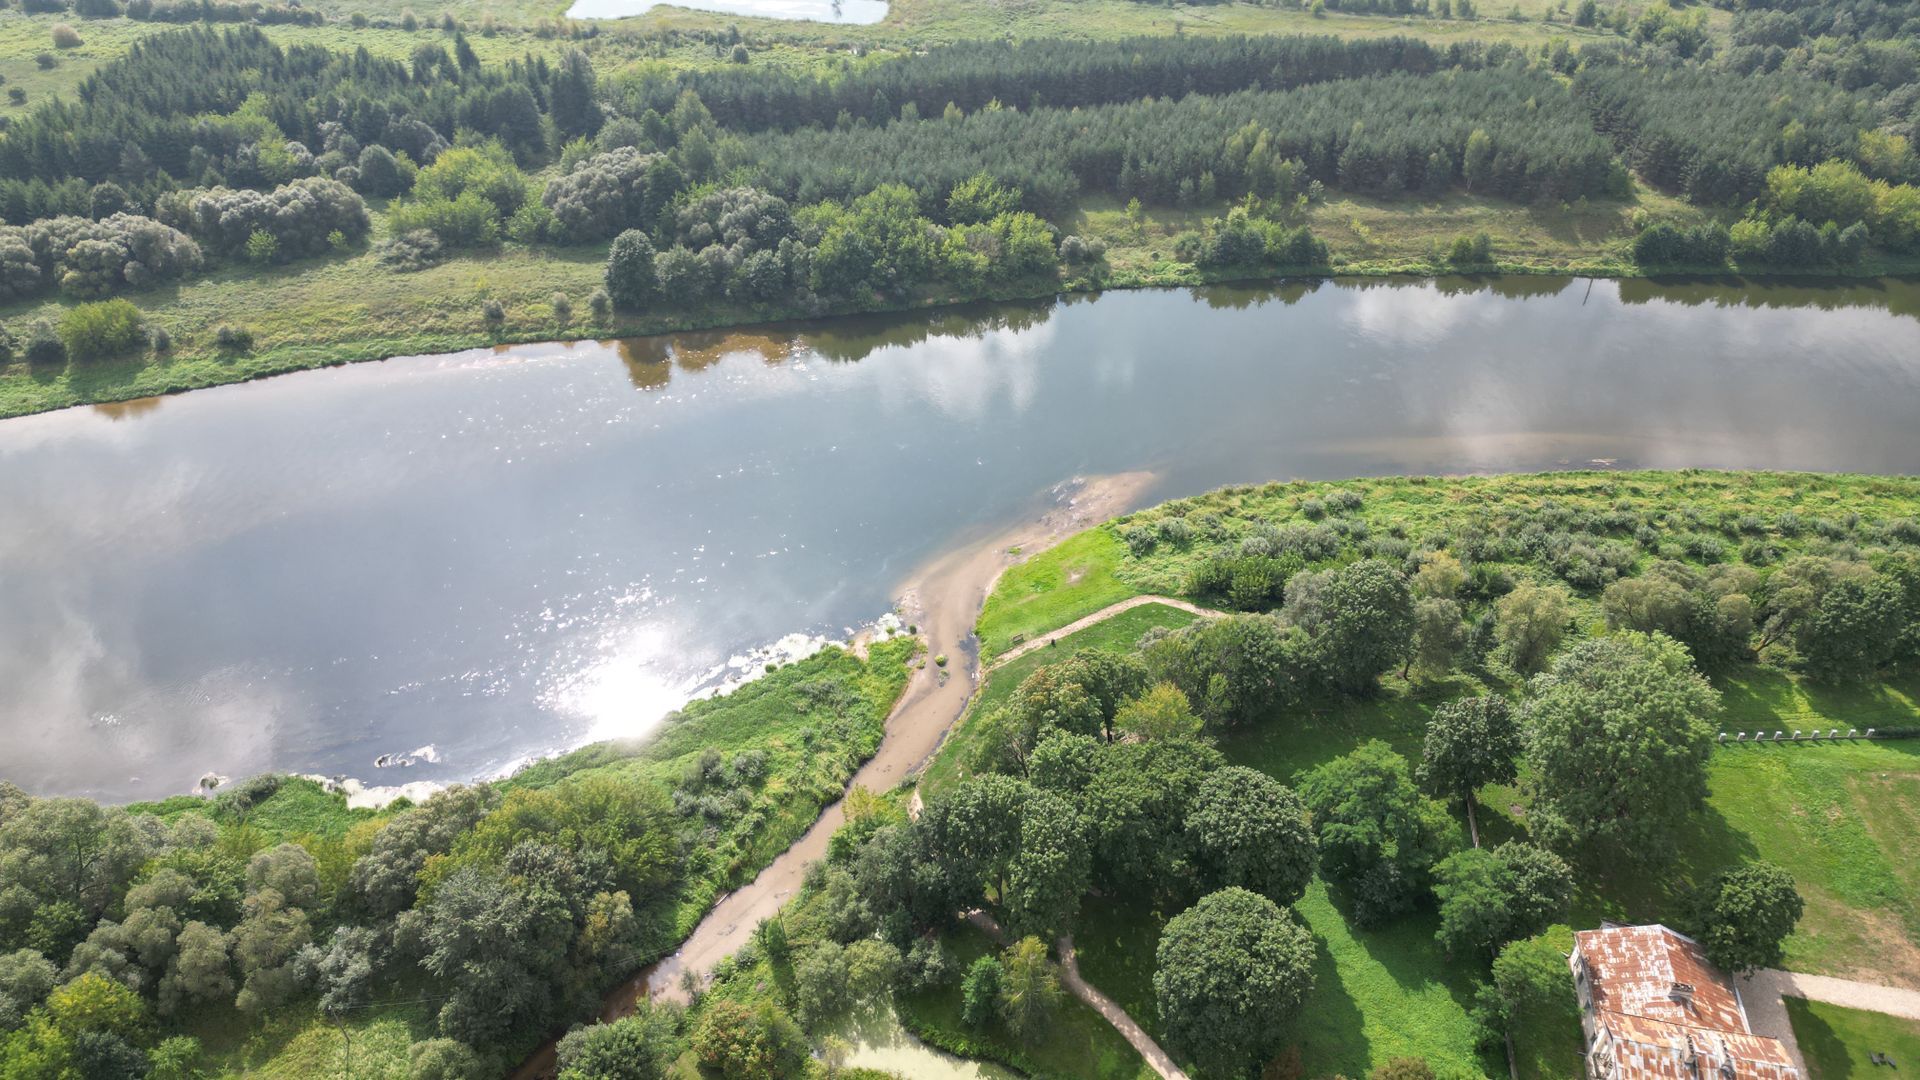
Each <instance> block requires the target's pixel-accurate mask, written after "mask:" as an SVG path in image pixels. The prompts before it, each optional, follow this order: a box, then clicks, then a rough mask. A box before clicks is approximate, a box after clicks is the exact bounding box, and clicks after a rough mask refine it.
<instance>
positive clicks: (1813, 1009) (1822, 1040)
mask: <svg viewBox="0 0 1920 1080" xmlns="http://www.w3.org/2000/svg"><path fill="white" fill-rule="evenodd" d="M1786 1002H1787V1016H1788V1018H1789V1019H1791V1020H1792V1021H1793V1038H1794V1041H1795V1042H1798V1043H1799V1044H1800V1053H1801V1055H1802V1056H1803V1057H1805V1058H1806V1059H1807V1073H1808V1080H1865V1078H1867V1077H1875V1078H1881V1077H1884V1078H1887V1080H1896V1078H1898V1077H1901V1076H1908V1075H1911V1074H1912V1073H1913V1072H1914V1071H1915V1070H1916V1069H1920V1022H1915V1021H1913V1020H1904V1019H1901V1018H1900V1017H1897V1016H1888V1015H1886V1014H1884V1013H1874V1012H1863V1011H1861V1010H1859V1009H1846V1008H1842V1007H1840V1006H1838V1005H1828V1004H1827V1003H1825V1002H1821V1001H1806V1000H1804V999H1802V998H1792V997H1790V998H1787V999H1786ZM1875 1053H1877V1054H1884V1055H1886V1056H1888V1057H1891V1058H1893V1061H1894V1066H1895V1067H1894V1068H1891V1069H1890V1068H1888V1067H1886V1066H1885V1065H1875V1064H1874V1063H1873V1059H1871V1058H1870V1057H1868V1056H1867V1055H1868V1054H1875Z"/></svg>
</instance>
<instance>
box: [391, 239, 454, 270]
mask: <svg viewBox="0 0 1920 1080" xmlns="http://www.w3.org/2000/svg"><path fill="white" fill-rule="evenodd" d="M446 257H447V251H446V247H445V246H444V245H442V244H441V243H440V238H439V237H438V236H435V235H434V234H433V232H432V231H430V230H428V229H410V230H408V231H407V232H403V233H400V234H399V235H397V236H395V237H393V238H392V239H390V240H384V241H382V242H381V243H380V247H379V249H378V250H377V253H376V255H375V258H377V259H378V260H379V262H380V265H381V266H385V267H389V268H391V269H394V270H397V271H399V272H401V273H411V272H413V271H416V270H425V269H426V268H427V267H429V266H436V265H438V264H439V263H440V262H442V261H443V260H445V259H446Z"/></svg>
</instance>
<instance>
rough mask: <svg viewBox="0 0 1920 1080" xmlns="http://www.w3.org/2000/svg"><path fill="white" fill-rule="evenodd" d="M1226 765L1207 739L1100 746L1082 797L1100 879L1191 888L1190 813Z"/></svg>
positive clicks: (1121, 886) (1120, 886) (1131, 885)
mask: <svg viewBox="0 0 1920 1080" xmlns="http://www.w3.org/2000/svg"><path fill="white" fill-rule="evenodd" d="M1222 764H1224V759H1223V758H1222V757H1221V755H1220V752H1219V751H1218V750H1215V749H1214V748H1212V747H1211V746H1206V745H1204V744H1201V743H1195V742H1183V741H1167V742H1152V743H1114V744H1110V745H1107V746H1104V747H1102V748H1101V749H1100V752H1099V754H1098V755H1097V757H1096V758H1095V772H1094V776H1093V778H1092V780H1091V781H1089V782H1088V783H1087V785H1086V787H1085V789H1084V791H1083V792H1082V793H1081V795H1080V806H1081V810H1082V813H1083V814H1084V815H1085V817H1086V820H1087V821H1089V822H1090V823H1091V824H1092V828H1093V872H1094V880H1095V881H1097V882H1099V884H1100V886H1101V888H1102V889H1104V890H1107V891H1109V892H1120V891H1133V892H1140V891H1151V892H1161V893H1167V894H1173V895H1177V894H1180V893H1184V892H1186V891H1187V888H1188V885H1187V876H1188V873H1189V869H1188V865H1187V815H1188V813H1189V812H1190V810H1191V809H1192V807H1193V801H1194V796H1195V794H1196V793H1197V792H1198V791H1199V790H1200V786H1201V784H1202V783H1203V782H1204V781H1205V780H1206V778H1207V777H1208V776H1210V775H1212V773H1213V772H1214V771H1215V770H1216V769H1218V768H1220V766H1221V765H1222Z"/></svg>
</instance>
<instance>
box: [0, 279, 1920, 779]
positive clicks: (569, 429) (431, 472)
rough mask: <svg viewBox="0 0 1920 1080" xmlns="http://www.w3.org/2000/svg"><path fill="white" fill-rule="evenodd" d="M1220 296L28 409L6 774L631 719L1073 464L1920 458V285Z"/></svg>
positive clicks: (382, 745)
mask: <svg viewBox="0 0 1920 1080" xmlns="http://www.w3.org/2000/svg"><path fill="white" fill-rule="evenodd" d="M1634 288H1635V289H1636V290H1646V289H1648V288H1649V287H1648V286H1646V285H1644V284H1635V285H1634ZM1915 292H1920V287H1915V286H1889V287H1888V288H1887V290H1886V291H1884V292H1883V293H1882V294H1880V297H1881V298H1880V299H1879V300H1878V301H1877V302H1880V303H1884V304H1890V305H1895V306H1896V309H1897V310H1905V311H1910V310H1912V308H1913V307H1914V304H1913V300H1912V294H1914V293H1915ZM1759 295H1761V296H1763V297H1765V296H1770V295H1772V294H1771V293H1769V292H1768V291H1766V290H1761V291H1760V294H1759ZM1792 295H1794V296H1795V297H1796V298H1801V297H1806V296H1807V295H1808V294H1806V291H1805V290H1801V291H1800V292H1799V293H1795V294H1792ZM1815 295H1817V294H1815ZM1205 299H1206V301H1207V302H1201V303H1196V301H1195V299H1194V298H1193V297H1191V296H1189V295H1188V294H1187V293H1184V292H1174V291H1162V292H1134V293H1113V294H1108V295H1106V296H1104V297H1102V298H1100V299H1098V300H1092V301H1081V302H1076V303H1071V304H1063V305H1059V306H1057V307H1054V308H1053V309H1051V311H1050V312H1048V311H1035V310H1034V309H1031V308H1007V309H981V310H977V311H975V312H974V313H973V315H969V314H965V313H953V312H945V313H937V314H934V315H928V316H905V317H901V318H899V319H896V320H891V321H889V320H864V321H862V320H854V321H848V322H841V323H836V324H832V326H831V328H830V333H831V335H832V336H831V337H825V336H822V332H821V331H817V330H809V329H795V328H773V329H759V330H753V331H746V332H741V333H718V334H715V333H709V334H698V335H687V336H685V337H684V338H679V339H666V340H655V341H642V342H635V343H630V344H629V345H626V346H623V347H621V348H619V349H615V348H614V347H612V346H607V345H597V344H593V343H581V344H577V345H572V346H562V345H547V346H531V347H524V348H513V349H508V350H479V351H475V352H470V353H462V354H456V355H452V356H446V357H432V358H417V359H405V360H396V361H388V362H383V363H378V364H365V365H356V366H352V367H348V368H341V369H334V370H329V371H322V372H313V373H306V374H301V375H296V376H290V377H286V378H282V379H274V380H268V381H265V382H261V383H255V384H249V385H246V386H237V387H227V388H221V389H216V390H208V391H199V392H195V393H193V394H189V395H185V396H182V397H178V398H170V399H167V400H165V401H163V402H160V403H159V404H158V405H155V406H150V407H145V408H135V409H120V410H115V411H113V412H112V413H108V412H106V411H89V410H72V411H68V412H65V413H59V414H51V415H46V416H39V417H29V418H25V419H20V420H10V421H6V422H4V423H0V508H4V510H0V612H4V613H5V614H4V618H0V736H4V737H5V743H6V750H7V752H6V753H5V754H4V755H0V776H5V777H7V778H10V779H16V780H19V781H20V782H23V783H25V784H26V785H27V786H29V787H32V788H35V789H38V790H76V791H78V790H85V791H89V792H94V793H106V794H113V795H122V796H135V795H141V796H145V795H158V794H165V793H169V792H172V791H175V790H179V789H181V788H183V787H185V786H189V785H190V784H191V783H192V782H193V780H194V779H195V778H197V777H198V776H199V775H200V774H201V773H202V772H204V771H208V770H214V771H218V772H222V773H227V774H231V775H240V774H244V773H247V772H252V771H257V770H260V769H264V768H268V767H286V768H295V769H300V770H305V771H317V772H323V773H344V774H350V775H357V776H360V777H362V778H364V779H366V780H367V781H368V782H370V783H376V784H394V783H401V782H405V781H408V780H418V779H439V780H452V779H459V778H463V777H467V776H473V775H477V774H483V773H487V772H490V771H493V770H496V769H499V768H501V767H504V766H506V765H508V764H510V763H512V762H514V761H517V760H521V759H522V758H524V757H525V756H526V755H528V754H530V753H541V752H548V751H552V750H556V749H561V748H564V747H567V746H571V745H575V744H577V743H579V742H581V741H583V740H586V739H589V738H601V737H609V736H614V735H622V734H634V733H639V732H643V731H645V730H646V729H647V728H648V727H649V726H650V725H651V724H653V723H655V722H656V721H657V718H658V716H659V715H660V714H661V712H663V711H664V710H665V709H667V708H669V707H671V706H672V705H673V704H675V703H677V702H678V701H681V700H683V699H684V698H685V697H686V695H687V694H688V693H690V692H691V691H692V690H694V689H696V688H698V687H701V686H704V685H707V684H709V683H710V682H711V681H712V680H714V679H716V678H722V677H727V676H729V675H739V674H742V673H745V672H748V671H751V670H754V669H755V668H757V667H758V666H759V665H760V664H761V663H762V662H764V658H763V657H758V656H756V655H755V654H753V653H752V652H751V650H752V649H754V648H755V647H758V646H763V645H767V644H769V643H772V642H774V641H776V640H777V639H780V638H782V637H783V636H785V635H788V634H791V633H793V632H796V631H800V632H804V633H806V634H820V635H828V636H834V637H837V636H840V635H841V634H842V633H843V632H844V631H845V630H846V629H848V628H850V627H851V626H853V625H855V624H857V623H859V622H861V621H863V620H865V619H868V618H871V617H873V616H875V615H878V614H879V613H880V612H882V611H883V610H885V608H886V607H887V605H888V604H889V602H890V601H891V599H892V590H893V589H894V588H895V587H896V586H897V585H898V583H899V582H900V581H901V580H902V579H903V578H904V577H905V576H906V575H907V574H908V573H909V571H911V569H912V568H913V567H914V566H916V565H918V564H919V563H921V562H922V561H924V560H925V559H927V558H928V557H930V556H931V555H933V554H935V553H937V552H938V551H939V549H940V548H941V547H942V545H944V544H946V543H949V542H951V538H952V537H955V536H958V535H962V534H965V533H968V532H970V531H976V530H979V529H982V528H986V527H989V526H992V525H996V524H1000V523H1003V522H1005V521H1006V520H1008V519H1009V518H1011V517H1013V516H1015V515H1018V514H1021V513H1024V512H1026V511H1027V508H1029V507H1031V505H1032V503H1033V501H1034V499H1035V498H1036V496H1037V493H1039V492H1042V491H1044V490H1045V489H1046V488H1048V487H1049V486H1051V485H1053V484H1055V483H1056V482H1058V481H1060V480H1062V479H1065V478H1067V477H1069V476H1072V475H1075V474H1096V473H1106V472H1117V471H1124V470H1131V469H1138V468H1152V469H1158V470H1161V472H1162V474H1163V480H1162V482H1161V485H1160V488H1159V490H1158V492H1157V494H1158V495H1161V496H1167V497H1170V496H1174V495H1179V494H1186V493H1191V492H1194V491H1199V490H1203V489H1205V488H1207V487H1210V486H1214V485H1218V484H1221V483H1228V482H1240V481H1252V480H1262V479H1268V478H1275V477H1279V478H1289V477H1322V478H1326V477H1338V476H1342V475H1353V474H1358V473H1375V474H1379V473H1395V472H1442V473H1444V472H1462V471H1484V470H1499V469H1527V468H1539V467H1551V466H1554V465H1557V464H1561V463H1568V464H1583V463H1586V462H1589V461H1591V460H1594V459H1617V460H1618V461H1619V462H1620V464H1621V465H1623V466H1634V465H1642V466H1682V465H1701V466H1754V467H1759V466H1766V467H1784V468H1810V469H1855V470H1862V471H1882V472H1894V471H1898V472H1913V471H1920V442H1917V441H1916V440H1913V439H1912V438H1911V437H1910V428H1911V418H1912V417H1913V416H1914V415H1915V414H1916V405H1920V321H1916V320H1915V319H1913V318H1911V317H1908V316H1906V315H1896V314H1891V313H1889V311H1887V310H1885V309H1883V308H1873V307H1856V308H1847V307H1836V308H1835V309H1834V310H1820V309H1817V308H1809V307H1792V306H1787V305H1786V304H1785V303H1782V304H1778V305H1774V306H1755V307H1733V306H1715V305H1713V304H1704V305H1699V306H1686V305H1683V304H1678V303H1670V302H1666V301H1663V300H1655V301H1653V302H1650V303H1631V304H1623V303H1622V302H1621V301H1620V292H1619V289H1618V288H1617V287H1616V286H1614V285H1613V284H1610V283H1605V282H1602V283H1597V284H1596V285H1594V287H1593V288H1592V289H1591V292H1590V294H1589V290H1588V288H1587V284H1586V283H1585V282H1575V283H1573V284H1572V285H1570V286H1567V287H1566V288H1564V289H1562V290H1561V291H1559V292H1558V293H1557V294H1551V293H1550V294H1548V295H1542V296H1536V297H1533V298H1529V299H1525V300H1518V299H1509V298H1503V297H1501V296H1498V295H1496V294H1494V293H1493V292H1490V291H1485V290H1482V291H1464V292H1447V291H1443V290H1441V289H1440V288H1436V287H1435V286H1433V285H1432V284H1428V283H1415V284H1404V283H1403V284H1394V285H1385V284H1380V283H1369V284H1367V285H1365V286H1334V285H1326V286H1322V287H1320V288H1318V289H1315V290H1312V291H1307V292H1299V291H1296V292H1292V293H1287V294H1284V295H1277V296H1268V297H1262V296H1260V295H1258V294H1255V293H1249V292H1247V291H1245V290H1242V291H1240V292H1236V293H1232V294H1227V293H1221V292H1218V291H1216V292H1213V293H1209V294H1207V295H1206V298H1205ZM1208 303H1212V304H1215V305H1218V306H1213V307H1209V306H1208ZM1901 305H1904V306H1901ZM974 315H977V316H978V319H977V321H975V320H974ZM815 342H817V343H818V344H819V348H818V349H815V348H814V347H812V344H811V343H815ZM829 355H831V356H833V357H837V358H836V359H829V358H828V357H829ZM855 357H858V359H854V358H855ZM796 644H797V645H804V644H805V642H798V643H796ZM428 746H431V747H432V748H433V751H434V753H433V755H432V756H433V757H437V759H438V760H430V759H427V758H422V759H421V760H419V761H418V762H417V763H416V764H414V765H413V766H412V767H410V768H399V769H383V770H379V771H378V772H377V773H376V772H374V771H373V769H372V763H373V761H374V759H375V758H377V757H378V756H380V755H381V754H387V753H402V754H409V753H410V752H411V751H413V750H416V749H419V748H424V747H428ZM413 756H415V757H419V756H420V755H413ZM136 778H137V779H136Z"/></svg>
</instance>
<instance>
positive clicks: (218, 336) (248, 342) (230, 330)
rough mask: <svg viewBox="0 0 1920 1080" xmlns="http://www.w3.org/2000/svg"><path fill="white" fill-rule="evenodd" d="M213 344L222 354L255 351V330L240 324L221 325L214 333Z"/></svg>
mask: <svg viewBox="0 0 1920 1080" xmlns="http://www.w3.org/2000/svg"><path fill="white" fill-rule="evenodd" d="M213 343H214V344H215V345H217V346H219V348H220V350H221V351H222V352H233V353H243V352H251V351H253V330H252V328H250V327H246V326H241V325H239V324H238V323H221V324H220V326H219V327H218V328H217V329H215V330H214V332H213Z"/></svg>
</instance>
